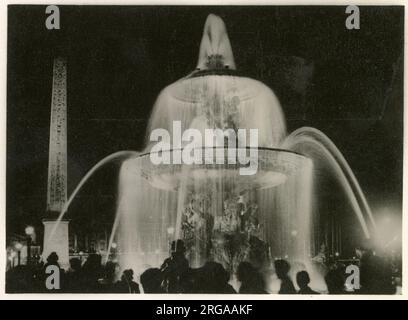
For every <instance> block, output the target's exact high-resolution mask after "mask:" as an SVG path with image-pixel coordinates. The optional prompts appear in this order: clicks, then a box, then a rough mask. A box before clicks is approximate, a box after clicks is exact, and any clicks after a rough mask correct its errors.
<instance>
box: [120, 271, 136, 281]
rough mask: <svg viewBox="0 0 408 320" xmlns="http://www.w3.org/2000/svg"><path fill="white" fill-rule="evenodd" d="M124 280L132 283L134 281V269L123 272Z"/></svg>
mask: <svg viewBox="0 0 408 320" xmlns="http://www.w3.org/2000/svg"><path fill="white" fill-rule="evenodd" d="M122 280H126V281H129V282H130V281H132V280H133V270H132V269H126V270H125V271H123V274H122Z"/></svg>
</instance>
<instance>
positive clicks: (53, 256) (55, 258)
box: [47, 252, 59, 264]
mask: <svg viewBox="0 0 408 320" xmlns="http://www.w3.org/2000/svg"><path fill="white" fill-rule="evenodd" d="M58 259H59V257H58V255H57V253H56V252H51V254H50V255H49V256H48V258H47V262H48V263H49V264H52V263H58Z"/></svg>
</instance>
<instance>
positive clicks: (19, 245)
mask: <svg viewBox="0 0 408 320" xmlns="http://www.w3.org/2000/svg"><path fill="white" fill-rule="evenodd" d="M14 247H15V248H16V250H17V251H20V250H21V249H23V245H22V244H21V243H20V242H17V243H16V244H15V246H14Z"/></svg>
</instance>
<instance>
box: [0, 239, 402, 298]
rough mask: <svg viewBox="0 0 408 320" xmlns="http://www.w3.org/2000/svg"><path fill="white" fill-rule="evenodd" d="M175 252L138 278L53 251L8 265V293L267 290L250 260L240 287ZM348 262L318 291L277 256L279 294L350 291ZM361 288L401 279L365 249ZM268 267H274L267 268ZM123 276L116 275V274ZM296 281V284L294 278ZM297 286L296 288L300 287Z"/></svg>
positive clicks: (218, 270)
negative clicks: (66, 259) (51, 282)
mask: <svg viewBox="0 0 408 320" xmlns="http://www.w3.org/2000/svg"><path fill="white" fill-rule="evenodd" d="M171 249H172V253H171V255H170V257H169V258H167V259H166V260H165V261H164V262H163V264H162V265H161V267H160V268H149V269H147V270H145V271H144V272H143V273H142V274H141V275H140V277H139V279H140V284H141V286H139V284H138V283H137V282H136V280H135V274H134V271H133V270H132V269H126V270H122V271H120V267H119V265H118V264H117V263H114V262H112V261H109V262H107V263H106V264H105V265H103V264H102V259H101V256H100V255H98V254H90V255H89V256H88V258H87V260H86V261H85V262H84V263H82V261H81V260H80V259H78V258H72V259H71V260H70V267H69V269H68V270H66V271H65V270H64V269H62V268H61V267H60V265H59V262H58V255H57V254H56V253H55V252H53V253H51V254H50V255H49V257H48V258H47V261H46V262H45V264H38V265H30V266H27V265H19V266H16V267H14V268H12V269H9V270H8V271H7V274H6V291H7V292H8V293H30V292H33V293H41V292H47V293H51V292H52V293H54V292H55V293H133V294H136V293H141V292H143V293H156V294H160V293H212V294H233V293H240V294H267V293H269V292H268V289H267V288H268V286H267V283H266V282H267V281H266V280H265V279H266V278H267V277H266V274H267V273H268V272H265V270H259V269H258V268H256V267H254V266H253V265H252V264H251V263H250V262H247V261H243V262H241V263H240V264H239V265H238V268H237V270H236V272H235V276H236V280H237V281H238V283H239V286H238V288H237V289H234V287H233V286H232V285H231V284H230V283H231V281H230V280H231V279H232V275H231V274H230V272H228V271H227V270H226V269H225V268H224V267H223V265H222V264H220V263H217V262H214V261H208V262H206V263H205V264H204V266H202V267H201V268H196V269H193V268H190V267H189V262H188V260H187V259H186V257H185V250H186V249H185V246H184V243H183V241H182V240H177V241H174V242H173V243H172V245H171ZM49 266H53V268H54V270H58V271H59V275H60V278H59V284H58V286H57V288H56V287H53V288H49V287H47V277H48V276H49V273H48V272H47V271H46V270H47V268H48V267H49ZM345 268H346V266H345V265H343V264H339V263H332V264H330V265H329V266H328V269H327V272H326V273H325V278H324V280H325V282H326V286H327V291H325V292H317V291H315V290H313V289H312V288H311V287H310V286H309V285H310V282H311V280H310V276H309V273H308V272H307V271H306V270H300V271H299V272H297V273H296V274H295V276H294V277H293V276H292V277H291V276H290V271H291V266H290V264H289V262H288V261H286V260H282V259H278V260H275V261H274V263H273V271H272V272H273V274H275V275H276V278H278V279H279V283H280V287H279V291H278V293H279V294H306V295H314V294H319V293H328V294H347V293H350V290H347V289H348V288H347V286H346V278H347V276H348V274H347V273H346V271H345ZM359 268H360V273H361V276H360V286H359V287H358V288H355V289H354V290H352V291H353V292H352V293H354V294H360V293H361V294H394V293H397V292H398V290H397V288H398V287H399V286H400V283H401V277H400V276H399V275H395V274H394V275H393V272H392V270H390V268H389V266H388V265H387V263H386V262H385V261H384V260H383V259H381V258H379V257H378V256H375V255H374V254H373V253H372V252H371V251H370V250H368V251H367V252H364V254H363V255H362V256H361V259H360V265H359ZM269 271H270V270H269ZM118 274H120V278H119V279H117V275H118ZM292 279H294V281H296V285H297V286H295V284H294V282H293V281H292ZM296 287H297V288H298V290H297V289H296Z"/></svg>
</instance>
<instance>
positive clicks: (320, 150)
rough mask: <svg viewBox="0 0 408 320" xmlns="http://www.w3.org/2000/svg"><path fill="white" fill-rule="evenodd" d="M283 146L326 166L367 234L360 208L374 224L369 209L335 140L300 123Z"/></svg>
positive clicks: (364, 219)
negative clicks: (300, 125)
mask: <svg viewBox="0 0 408 320" xmlns="http://www.w3.org/2000/svg"><path fill="white" fill-rule="evenodd" d="M282 148H285V149H288V150H293V151H297V152H299V153H301V154H303V155H305V156H307V157H309V158H310V159H312V160H313V161H314V162H315V163H316V164H319V165H323V166H328V169H329V172H331V173H332V174H333V175H334V176H335V177H336V179H337V181H338V182H339V183H340V185H341V187H342V188H343V190H344V192H345V193H346V195H347V198H348V199H349V201H350V202H351V205H352V207H353V210H354V212H355V214H356V215H357V218H358V220H359V222H360V224H361V227H362V229H363V232H364V235H365V236H366V238H369V237H370V231H369V228H368V226H367V223H366V218H365V216H364V214H363V210H364V211H365V215H366V216H367V217H368V219H369V221H370V222H371V223H372V226H373V227H374V228H375V221H374V218H373V215H372V213H371V209H370V207H369V205H368V203H367V200H366V198H365V196H364V194H363V192H362V190H361V187H360V185H359V183H358V181H357V179H356V177H355V175H354V173H353V171H352V170H351V168H350V166H349V165H348V163H347V161H346V159H344V157H343V155H342V154H341V152H340V151H339V150H338V149H337V147H336V146H335V144H334V143H333V142H332V141H331V140H330V139H329V138H328V137H327V136H326V135H325V134H324V133H323V132H321V131H319V130H317V129H315V128H310V127H303V128H299V129H297V130H295V131H294V132H292V133H291V134H290V135H289V136H288V137H287V138H286V139H285V140H284V142H283V144H282ZM362 208H363V210H362Z"/></svg>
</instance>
